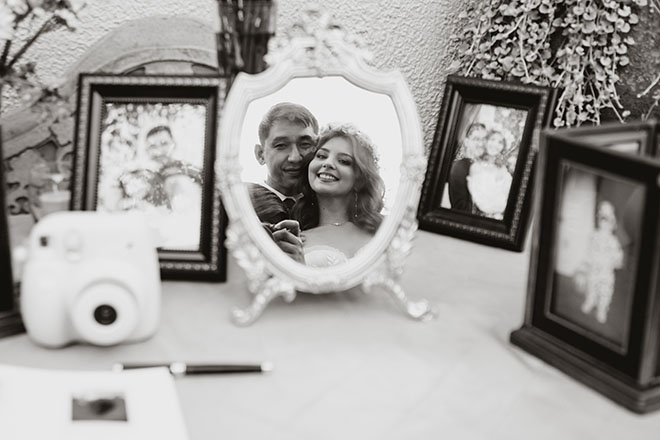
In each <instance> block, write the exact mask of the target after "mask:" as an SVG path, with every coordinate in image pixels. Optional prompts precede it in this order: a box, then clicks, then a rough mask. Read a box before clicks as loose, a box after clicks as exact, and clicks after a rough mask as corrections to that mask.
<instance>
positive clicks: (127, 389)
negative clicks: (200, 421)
mask: <svg viewBox="0 0 660 440" xmlns="http://www.w3.org/2000/svg"><path fill="white" fill-rule="evenodd" d="M108 395H120V396H122V397H123V400H124V402H125V408H126V416H127V417H126V418H127V420H126V421H123V420H75V421H74V420H72V407H73V405H72V399H73V397H74V396H83V397H85V396H87V397H93V396H108ZM0 426H1V427H2V432H3V435H2V437H3V438H7V439H12V440H22V439H26V440H27V439H31V440H32V439H62V440H76V439H85V440H88V439H94V440H104V439H122V440H132V439H135V440H138V439H139V440H144V439H168V440H169V439H171V440H186V439H187V438H188V436H187V433H186V429H185V424H184V421H183V415H182V413H181V407H180V405H179V399H178V395H177V392H176V387H175V384H174V379H173V378H172V376H171V375H170V373H169V371H168V370H167V369H166V368H148V369H138V370H129V371H122V372H112V371H108V372H99V371H93V372H92V371H71V370H67V371H64V370H46V369H37V368H26V367H16V366H8V365H0Z"/></svg>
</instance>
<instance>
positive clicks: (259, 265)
mask: <svg viewBox="0 0 660 440" xmlns="http://www.w3.org/2000/svg"><path fill="white" fill-rule="evenodd" d="M370 59H371V55H370V53H369V52H368V51H367V50H366V49H365V48H364V45H363V44H362V42H361V41H360V40H359V39H358V38H356V37H354V36H351V35H348V34H346V33H345V32H344V31H343V30H342V29H341V28H340V27H339V26H338V25H336V24H334V23H332V21H331V19H330V17H329V16H328V15H327V14H325V13H323V12H320V11H318V10H315V9H310V10H307V11H305V13H304V17H303V19H302V22H301V23H300V24H298V25H296V26H293V27H292V29H291V30H290V32H289V33H288V34H285V35H281V36H278V37H277V38H275V39H273V40H271V42H270V47H269V54H268V55H267V57H266V61H267V62H268V64H269V65H270V67H269V68H268V69H267V70H266V71H264V72H262V73H260V74H257V75H248V74H239V75H238V76H237V78H236V80H235V82H234V83H233V85H232V88H231V90H230V92H229V95H228V97H227V101H226V105H225V109H224V112H223V113H224V116H223V119H222V122H221V127H220V134H219V136H220V142H219V147H218V153H217V156H216V157H217V158H218V160H217V162H216V168H217V171H216V174H217V175H218V178H219V184H220V186H221V191H222V195H223V202H224V205H225V209H226V211H227V214H228V217H229V226H228V229H227V241H226V245H227V247H228V249H230V250H231V252H232V253H233V255H234V257H235V258H236V260H237V261H238V263H239V265H240V266H241V267H242V268H243V269H244V270H245V272H246V274H247V277H248V288H249V290H250V292H251V293H253V294H254V298H253V301H252V303H251V304H250V305H249V306H248V307H247V308H245V309H238V308H237V309H235V310H234V311H233V316H232V317H233V320H234V322H235V323H237V324H239V325H247V324H250V323H252V322H253V321H254V320H256V319H257V318H258V317H259V316H260V314H261V313H262V311H263V310H264V308H265V307H266V306H267V304H268V303H269V302H270V301H271V300H272V299H273V298H275V297H277V296H282V297H284V299H285V300H286V301H292V300H293V299H294V298H295V295H296V291H297V290H300V291H305V292H311V293H317V294H318V293H324V292H333V291H343V290H347V289H350V288H352V287H355V286H357V285H359V284H362V285H363V287H365V288H367V289H369V288H371V287H372V286H375V285H380V286H383V287H385V289H386V290H387V291H388V292H390V293H391V294H392V295H393V296H394V298H395V300H396V301H397V302H398V303H399V304H400V305H401V306H402V307H403V309H404V310H405V312H406V313H408V314H409V315H410V316H412V317H414V318H416V319H426V318H429V317H431V316H432V310H431V308H430V307H429V304H428V303H427V302H426V301H424V300H422V301H419V302H414V301H410V300H408V299H407V297H406V295H405V292H404V291H403V289H402V288H401V286H400V285H399V284H398V282H397V279H398V278H399V276H400V275H401V273H402V271H403V265H404V262H405V259H406V256H407V255H408V253H409V251H410V248H411V240H412V238H413V236H414V233H415V231H416V229H417V221H416V218H415V216H416V212H417V203H418V201H419V191H420V186H421V183H422V178H423V175H424V170H425V167H426V159H425V157H424V150H423V141H422V133H421V127H420V122H419V119H418V115H417V110H416V107H415V104H414V101H413V98H412V95H411V93H410V91H409V89H408V87H407V85H406V82H405V80H404V78H403V76H402V75H401V73H399V72H396V71H392V72H386V73H384V72H379V71H377V70H376V69H374V68H373V67H371V66H369V65H368V62H369V61H370ZM328 76H340V77H343V78H345V79H346V80H348V81H349V82H351V83H352V84H354V85H356V86H357V87H361V88H363V89H366V90H368V91H371V92H375V93H379V94H385V95H387V96H389V97H390V98H391V100H392V102H393V104H394V108H395V111H396V113H397V115H398V117H399V123H400V129H401V134H402V140H403V145H402V151H403V157H402V161H401V178H400V182H399V189H398V192H397V194H396V198H395V201H394V204H393V207H392V211H391V214H390V215H389V216H388V217H387V218H386V219H385V221H384V222H383V224H382V225H381V227H380V228H379V229H378V231H377V233H376V235H375V236H374V238H373V239H372V240H371V241H370V242H369V243H368V244H367V245H366V246H365V248H364V249H363V251H362V252H361V253H360V254H359V255H357V256H355V257H354V258H352V259H351V260H349V261H348V262H347V263H343V264H339V265H337V266H334V267H332V268H323V269H320V268H313V267H309V266H305V265H303V264H300V263H297V262H295V261H294V260H292V259H289V258H283V255H284V254H283V253H282V251H281V250H280V249H279V248H278V247H277V246H276V245H275V243H274V242H273V241H272V240H270V239H269V238H268V236H267V234H266V232H265V231H264V230H263V228H262V227H261V225H260V224H259V221H258V218H257V216H256V215H255V213H254V209H253V207H252V204H251V201H250V198H249V196H248V192H247V189H246V186H245V185H244V184H243V183H242V181H241V175H240V173H241V166H240V163H239V151H238V148H239V141H240V135H241V130H242V118H243V117H244V115H245V113H246V111H247V108H248V105H249V104H250V102H251V101H253V100H255V99H258V98H261V97H264V96H267V95H269V94H271V93H273V92H275V91H277V90H278V89H280V88H282V87H283V86H284V85H286V84H287V83H288V82H289V81H291V80H292V79H295V78H305V77H328Z"/></svg>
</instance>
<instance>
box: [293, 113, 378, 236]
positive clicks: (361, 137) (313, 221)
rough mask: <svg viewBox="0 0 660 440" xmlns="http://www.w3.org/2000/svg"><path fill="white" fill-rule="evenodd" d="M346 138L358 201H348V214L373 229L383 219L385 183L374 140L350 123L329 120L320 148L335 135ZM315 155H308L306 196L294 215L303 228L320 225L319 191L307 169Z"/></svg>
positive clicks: (303, 188)
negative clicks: (313, 186) (311, 184)
mask: <svg viewBox="0 0 660 440" xmlns="http://www.w3.org/2000/svg"><path fill="white" fill-rule="evenodd" d="M338 137H340V138H343V139H346V140H347V141H348V142H349V143H350V144H351V145H352V146H353V153H354V162H353V167H354V170H355V175H356V180H355V186H354V187H353V193H354V197H355V199H354V200H355V201H354V202H353V203H351V204H350V205H349V213H348V214H349V218H350V219H351V222H352V223H354V224H355V225H356V226H358V227H359V228H361V229H363V230H365V231H367V232H371V233H374V232H376V230H377V229H378V227H379V226H380V224H381V223H382V221H383V215H382V214H381V211H382V210H383V206H384V200H383V199H384V196H385V183H384V182H383V179H382V177H381V176H380V172H379V168H378V157H377V155H376V150H375V146H374V144H373V143H372V142H371V140H370V139H369V138H368V137H367V135H366V134H364V133H362V132H361V131H360V130H358V129H357V128H356V127H355V126H354V125H352V124H349V123H343V124H329V125H327V126H326V127H324V128H323V129H322V130H321V133H320V135H319V140H318V145H317V147H316V148H317V149H318V148H321V147H322V146H323V145H324V144H325V143H326V142H328V141H329V140H330V139H334V138H338ZM314 156H315V154H314V155H310V157H308V158H306V160H305V163H304V173H303V176H304V178H303V179H302V182H301V185H302V188H301V192H302V194H303V197H302V198H301V199H300V200H299V201H298V202H297V203H296V206H295V207H294V209H293V216H294V218H295V219H296V220H298V221H299V222H300V225H301V229H302V230H306V229H310V228H313V227H316V226H318V224H319V208H318V202H317V198H316V193H315V192H314V190H313V189H312V187H311V186H310V184H309V178H308V177H307V173H308V170H309V163H310V162H311V161H312V160H313V159H314Z"/></svg>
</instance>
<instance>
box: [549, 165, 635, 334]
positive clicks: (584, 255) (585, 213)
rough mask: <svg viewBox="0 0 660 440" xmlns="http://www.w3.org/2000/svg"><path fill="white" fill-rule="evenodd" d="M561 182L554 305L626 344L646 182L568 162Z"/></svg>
mask: <svg viewBox="0 0 660 440" xmlns="http://www.w3.org/2000/svg"><path fill="white" fill-rule="evenodd" d="M561 188H562V190H561V198H560V205H559V213H558V218H557V224H556V228H557V241H556V243H557V244H556V252H555V255H554V274H553V279H554V280H553V289H552V292H551V310H550V311H551V313H553V314H555V315H556V316H559V317H560V318H562V319H563V320H566V321H568V323H570V324H569V325H572V326H577V327H579V328H581V329H584V330H587V331H588V332H590V333H592V334H594V335H596V336H597V337H598V338H601V339H605V340H607V341H610V342H612V343H614V344H615V345H616V346H623V344H625V342H626V341H627V340H628V334H629V329H630V320H631V310H632V299H633V294H634V289H635V281H636V267H637V255H639V247H640V234H641V227H642V215H641V212H642V209H643V203H644V197H645V190H644V187H643V186H642V185H640V184H639V183H633V182H631V181H625V180H623V179H622V178H620V177H616V178H615V177H612V176H608V175H606V174H602V173H599V172H596V171H594V170H589V169H587V168H582V167H578V166H574V165H569V164H566V165H564V169H563V177H562V183H561Z"/></svg>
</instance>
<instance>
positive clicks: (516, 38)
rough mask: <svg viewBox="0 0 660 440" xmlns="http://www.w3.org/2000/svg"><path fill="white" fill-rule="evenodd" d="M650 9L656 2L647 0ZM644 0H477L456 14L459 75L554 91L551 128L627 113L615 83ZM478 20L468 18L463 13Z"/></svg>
mask: <svg viewBox="0 0 660 440" xmlns="http://www.w3.org/2000/svg"><path fill="white" fill-rule="evenodd" d="M651 1H652V2H653V3H652V5H651V8H653V7H657V5H656V3H657V1H658V0H651ZM647 5H648V3H647V0H602V1H600V0H599V1H596V0H512V1H504V0H490V1H488V0H481V1H478V2H477V4H476V5H474V6H471V7H469V8H468V10H467V11H466V12H464V13H463V14H462V15H461V17H460V18H462V19H463V20H465V21H467V23H466V25H465V26H462V27H461V29H462V34H461V35H459V36H457V37H456V38H457V39H458V41H459V51H458V57H457V65H455V66H454V67H455V68H457V69H459V71H460V72H461V73H463V74H465V75H468V76H470V75H472V76H479V77H482V78H487V79H502V80H519V81H522V82H524V83H529V84H536V85H544V86H552V87H556V88H558V89H560V90H561V93H560V96H559V97H558V101H557V106H556V109H555V115H554V119H553V125H554V126H555V127H563V126H568V127H570V126H576V125H581V124H583V123H594V124H599V123H600V113H601V111H602V110H604V109H606V108H609V109H611V110H612V111H613V112H614V114H615V115H616V116H617V118H618V119H619V120H621V121H623V120H624V119H625V117H626V116H628V115H629V113H630V112H628V111H627V110H625V109H624V108H623V106H622V105H621V102H620V99H619V95H618V93H617V89H616V86H617V84H618V83H619V80H620V75H619V69H620V68H622V67H625V66H626V65H628V64H629V63H630V59H629V58H628V55H627V54H628V50H629V48H630V46H632V45H634V44H635V41H634V39H633V38H632V37H631V36H630V31H631V29H632V27H633V26H634V25H635V24H637V23H638V22H639V15H638V13H639V11H640V9H641V8H643V7H645V6H647ZM474 16H478V17H479V18H478V19H477V20H476V21H474V22H470V21H469V19H470V17H474Z"/></svg>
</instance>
